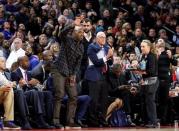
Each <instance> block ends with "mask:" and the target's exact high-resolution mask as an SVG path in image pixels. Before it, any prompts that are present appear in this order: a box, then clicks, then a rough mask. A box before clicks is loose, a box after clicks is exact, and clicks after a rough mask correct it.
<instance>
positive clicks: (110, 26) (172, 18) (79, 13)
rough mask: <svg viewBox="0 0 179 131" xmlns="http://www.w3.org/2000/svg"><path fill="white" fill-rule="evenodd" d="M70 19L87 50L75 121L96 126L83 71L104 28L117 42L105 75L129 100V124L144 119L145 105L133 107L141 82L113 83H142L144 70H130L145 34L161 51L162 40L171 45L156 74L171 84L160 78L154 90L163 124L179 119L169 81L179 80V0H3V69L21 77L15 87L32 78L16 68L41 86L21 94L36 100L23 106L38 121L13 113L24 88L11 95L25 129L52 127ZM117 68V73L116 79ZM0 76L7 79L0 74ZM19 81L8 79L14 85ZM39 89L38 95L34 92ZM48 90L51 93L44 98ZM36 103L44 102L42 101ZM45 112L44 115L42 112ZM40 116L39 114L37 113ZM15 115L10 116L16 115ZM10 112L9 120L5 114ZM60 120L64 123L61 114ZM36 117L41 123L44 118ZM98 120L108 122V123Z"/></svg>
mask: <svg viewBox="0 0 179 131" xmlns="http://www.w3.org/2000/svg"><path fill="white" fill-rule="evenodd" d="M69 24H75V25H76V26H83V30H84V38H83V40H82V43H83V47H84V53H83V57H82V61H81V63H80V64H79V63H77V64H79V65H78V66H79V67H80V68H79V69H80V70H78V72H77V74H76V76H77V77H76V81H77V88H78V89H79V88H80V89H79V90H78V94H79V97H78V105H77V112H76V116H75V121H76V123H77V124H79V125H80V126H82V127H86V126H87V125H88V126H96V125H94V123H88V111H87V108H88V106H89V107H90V97H89V96H88V93H89V91H88V90H89V89H88V88H89V87H88V81H87V80H86V79H85V72H86V69H87V67H88V64H89V62H88V55H87V50H88V47H89V45H90V44H91V43H93V42H95V40H96V35H97V34H98V33H99V32H104V33H105V35H106V44H108V46H109V47H110V48H111V49H112V50H113V65H110V71H109V73H108V75H107V77H108V79H107V81H106V82H107V83H108V85H109V88H110V91H109V96H111V97H119V98H121V99H122V100H123V101H124V106H123V108H124V111H125V112H126V114H127V116H128V117H127V118H128V121H129V125H131V126H135V125H136V124H141V123H145V122H146V117H147V116H146V115H144V114H145V111H144V114H143V112H142V113H141V111H138V110H139V109H138V107H136V105H138V104H139V103H140V104H139V105H141V106H142V104H141V103H142V102H141V99H142V98H141V96H140V95H139V94H140V93H139V92H140V89H138V86H137V88H132V89H130V90H129V91H127V92H126V91H123V90H124V89H121V90H122V91H121V90H119V91H116V87H118V86H122V85H131V81H132V83H140V80H141V79H142V76H141V75H139V74H135V73H133V72H131V70H132V69H134V68H135V69H137V68H138V66H139V65H141V63H142V61H141V47H140V46H141V43H142V41H143V40H146V39H147V40H149V41H150V42H151V43H154V46H155V45H156V47H155V48H154V50H156V54H159V55H160V54H161V52H162V51H161V49H160V48H164V49H163V51H164V50H166V52H167V55H168V56H167V58H169V61H170V63H169V65H165V64H163V63H162V62H161V63H159V64H158V68H159V69H161V70H160V72H159V73H158V76H159V77H160V79H161V80H165V79H168V81H167V84H166V83H165V84H163V85H162V87H164V86H167V85H168V86H167V89H163V88H162V87H161V85H160V86H159V88H158V91H157V93H156V103H157V110H158V118H159V119H160V120H161V122H162V124H168V123H170V121H167V120H174V119H178V117H179V112H178V111H179V107H178V105H177V103H178V102H179V99H178V97H177V96H178V93H179V91H178V90H177V89H178V88H176V89H173V87H172V86H174V87H175V86H177V82H179V68H178V66H179V63H177V58H178V54H179V2H178V1H177V0H0V57H1V58H0V64H2V63H3V62H4V60H5V59H6V70H4V69H3V65H0V68H2V69H0V71H1V70H4V71H6V72H8V73H10V74H11V77H12V78H11V80H12V81H16V85H17V87H16V89H15V90H18V88H21V86H24V85H25V84H27V83H26V82H25V81H23V80H22V79H21V78H26V76H25V75H24V74H23V75H22V76H18V69H19V70H21V71H22V70H23V71H28V73H29V74H30V75H31V77H32V78H27V79H29V81H31V80H32V81H31V82H30V83H29V84H30V85H31V86H34V87H35V88H37V89H38V91H39V90H40V91H41V93H39V92H40V91H39V92H38V93H36V92H33V91H26V89H25V91H24V92H26V94H25V93H24V94H25V95H23V97H27V102H24V103H26V104H27V105H28V107H27V108H29V106H35V107H36V108H35V109H34V111H35V112H34V111H33V110H32V111H31V109H29V112H28V113H27V112H26V113H27V114H25V116H30V118H34V121H35V122H34V121H33V120H32V121H30V124H29V123H28V122H27V121H28V120H24V122H25V124H24V123H23V120H21V121H19V119H18V117H16V115H17V116H18V113H16V112H19V111H20V110H19V109H21V108H20V107H19V106H18V102H17V99H16V97H17V96H19V95H18V94H19V92H18V93H17V92H16V94H15V95H14V96H13V97H14V102H15V103H14V104H15V107H14V110H15V119H14V121H15V122H16V123H17V125H20V126H21V127H23V128H24V129H31V126H33V127H38V128H53V126H54V123H53V119H54V116H53V115H52V114H53V112H52V110H53V104H52V105H50V103H53V96H55V90H54V88H53V84H52V83H53V82H52V81H53V80H52V77H51V64H52V63H53V62H54V61H55V60H56V59H58V56H59V52H60V51H64V49H62V48H64V46H63V45H62V44H61V39H62V38H61V30H62V29H63V27H65V26H68V25H69ZM159 52H160V53H159ZM67 56H70V58H69V61H73V58H75V56H73V55H72V54H67ZM3 58H5V59H3ZM167 58H163V59H164V61H165V60H168V59H167ZM59 61H60V60H59ZM178 61H179V60H178ZM165 66H166V68H167V69H166V68H165ZM162 67H163V68H162ZM168 67H169V70H168ZM40 68H42V69H40ZM58 68H62V67H58ZM165 72H166V74H168V76H170V77H167V78H165V77H162V76H165ZM162 73H164V74H162ZM115 75H116V76H117V79H118V80H116V76H115ZM0 77H1V76H0ZM94 77H95V76H94ZM0 84H1V86H4V84H3V82H1V79H0ZM14 86H15V85H14V84H12V83H11V85H10V87H14ZM170 87H172V89H173V90H172V89H170ZM126 90H128V89H126ZM8 91H9V90H8ZM177 91H178V92H177ZM14 92H15V91H14ZM42 92H43V93H42ZM50 92H51V93H52V94H51V95H50ZM161 92H164V93H161ZM0 94H1V93H0ZM37 94H38V96H35V95H37ZM11 95H12V94H11ZM67 95H68V94H67ZM0 96H1V95H0ZM46 97H48V100H46V99H45V98H46ZM131 97H132V98H131ZM42 98H43V99H42ZM33 99H37V101H38V102H39V103H40V104H39V103H37V102H35V103H34V101H33ZM67 99H68V97H67V96H65V98H64V100H63V102H64V103H67V102H65V101H66V100H67ZM50 100H51V101H50ZM11 101H12V100H11ZM35 101H36V100H35ZM101 101H102V100H101ZM171 101H172V102H171ZM0 102H1V100H0ZM1 103H2V102H1ZM84 103H85V104H84ZM134 103H135V104H134ZM171 103H172V104H171ZM11 104H12V103H11ZM16 105H17V106H16ZM39 105H41V106H44V105H47V106H45V107H41V108H40V107H38V106H39ZM64 105H65V104H64ZM80 105H85V106H86V107H85V108H83V107H81V108H83V109H81V108H79V107H80ZM51 106H52V107H51ZM158 107H160V108H158ZM17 108H18V109H17ZM44 108H45V109H44ZM62 108H63V107H62ZM92 108H93V107H92ZM171 108H172V110H173V109H174V108H175V110H176V111H173V116H172V115H171V112H169V113H167V112H168V111H169V110H170V109H171ZM80 109H81V110H82V111H81V110H80ZM140 109H143V108H140ZM11 110H13V109H11ZM44 112H45V113H44ZM161 112H164V113H161ZM31 114H33V115H31ZM41 114H45V115H43V117H42V118H41ZM136 114H137V117H136ZM5 115H7V112H6V113H5ZM94 115H95V114H94ZM39 116H40V117H39ZM52 116H53V118H52ZM62 116H63V115H62ZM62 116H61V117H62ZM5 117H7V116H5ZM22 117H24V116H22ZM171 117H172V118H171ZM16 118H17V119H16ZM36 118H40V119H38V120H36ZM57 118H58V117H57ZM89 118H90V117H89ZM167 118H170V119H167ZM11 119H12V120H13V118H12V117H11V118H10V120H11ZM27 119H28V117H27ZM67 119H68V118H67ZM5 120H7V121H9V119H6V118H5ZM60 121H62V122H61V123H65V122H64V121H65V119H64V118H62V119H60ZM34 123H39V125H40V126H39V125H36V124H34ZM84 123H86V124H87V125H86V124H84ZM11 124H12V123H11ZM95 124H96V123H95ZM100 124H102V126H106V125H107V124H106V123H99V125H100ZM99 125H98V126H99ZM5 126H7V127H14V128H16V127H17V126H16V125H10V124H9V123H5ZM72 126H74V125H72ZM55 127H57V128H61V125H55Z"/></svg>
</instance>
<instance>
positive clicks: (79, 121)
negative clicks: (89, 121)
mask: <svg viewBox="0 0 179 131" xmlns="http://www.w3.org/2000/svg"><path fill="white" fill-rule="evenodd" d="M76 123H77V124H78V125H80V126H81V127H82V128H87V127H88V126H87V125H85V124H83V122H82V121H81V120H77V122H76Z"/></svg>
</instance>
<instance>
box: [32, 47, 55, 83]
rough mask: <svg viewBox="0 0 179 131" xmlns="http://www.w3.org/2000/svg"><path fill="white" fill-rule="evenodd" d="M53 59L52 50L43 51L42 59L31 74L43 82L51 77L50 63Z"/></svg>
mask: <svg viewBox="0 0 179 131" xmlns="http://www.w3.org/2000/svg"><path fill="white" fill-rule="evenodd" d="M52 60H53V56H52V52H51V51H50V50H46V51H44V52H43V53H42V60H41V61H40V62H39V64H38V65H37V66H36V67H35V68H33V69H32V71H31V74H32V76H33V77H34V78H36V79H37V80H39V81H40V83H41V84H43V82H44V81H45V80H47V78H48V77H49V73H50V64H51V62H52Z"/></svg>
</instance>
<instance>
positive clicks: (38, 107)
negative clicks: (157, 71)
mask: <svg viewBox="0 0 179 131" xmlns="http://www.w3.org/2000/svg"><path fill="white" fill-rule="evenodd" d="M18 64H19V68H18V69H17V70H16V71H15V72H12V74H11V78H12V80H13V81H16V83H17V90H23V92H24V95H25V97H26V101H27V103H28V104H29V105H32V106H33V107H34V108H33V111H34V113H35V121H36V123H37V124H38V125H37V127H38V128H51V127H50V126H49V125H48V124H47V123H46V122H45V121H44V118H43V113H44V112H45V109H44V105H48V108H50V107H49V104H51V103H52V101H51V100H52V96H50V94H51V93H50V92H47V93H46V94H45V93H44V92H42V91H38V89H36V88H35V86H37V85H38V84H39V81H38V80H36V79H33V78H31V75H30V74H29V73H28V72H27V69H28V66H29V59H28V57H27V56H23V57H20V58H19V59H18ZM44 98H46V99H47V100H48V101H46V103H44ZM51 110H52V109H51ZM47 113H48V112H47ZM47 113H46V114H47ZM47 115H50V114H47ZM51 115H52V113H51Z"/></svg>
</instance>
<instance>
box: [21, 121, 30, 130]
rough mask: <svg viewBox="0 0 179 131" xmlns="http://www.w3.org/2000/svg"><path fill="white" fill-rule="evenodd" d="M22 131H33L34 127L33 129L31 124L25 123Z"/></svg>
mask: <svg viewBox="0 0 179 131" xmlns="http://www.w3.org/2000/svg"><path fill="white" fill-rule="evenodd" d="M22 130H32V127H31V125H30V124H29V122H27V123H25V124H24V125H23V126H22Z"/></svg>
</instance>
